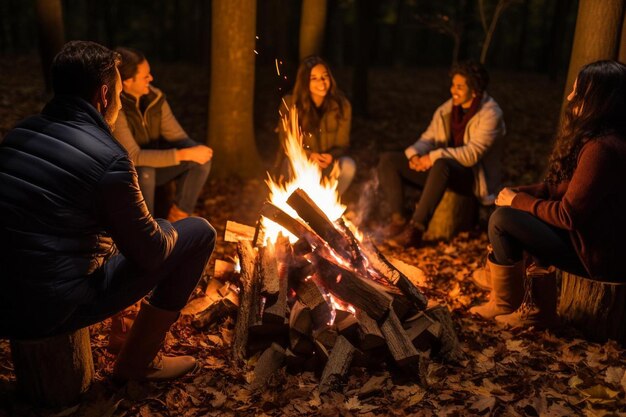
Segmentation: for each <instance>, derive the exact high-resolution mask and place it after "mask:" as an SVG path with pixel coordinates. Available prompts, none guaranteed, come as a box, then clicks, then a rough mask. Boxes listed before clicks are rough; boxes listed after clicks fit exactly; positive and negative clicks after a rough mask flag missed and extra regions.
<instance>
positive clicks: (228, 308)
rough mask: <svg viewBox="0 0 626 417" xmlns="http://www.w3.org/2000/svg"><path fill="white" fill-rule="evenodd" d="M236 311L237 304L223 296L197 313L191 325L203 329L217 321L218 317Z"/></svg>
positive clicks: (220, 317)
mask: <svg viewBox="0 0 626 417" xmlns="http://www.w3.org/2000/svg"><path fill="white" fill-rule="evenodd" d="M236 312H237V304H235V303H234V302H233V301H232V300H231V299H230V298H227V297H224V298H222V299H221V300H219V301H216V302H214V303H213V304H211V305H209V306H208V307H207V308H206V309H204V310H203V311H202V312H200V313H198V314H197V315H196V316H195V317H194V318H193V320H192V321H191V325H192V326H193V327H195V328H196V329H205V328H207V327H209V326H211V325H212V324H213V323H216V322H218V321H219V320H220V319H222V318H224V317H227V316H230V315H232V314H234V313H236Z"/></svg>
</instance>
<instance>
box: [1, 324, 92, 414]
mask: <svg viewBox="0 0 626 417" xmlns="http://www.w3.org/2000/svg"><path fill="white" fill-rule="evenodd" d="M11 356H12V358H13V366H14V367H15V376H16V379H17V390H18V392H19V393H20V395H21V396H22V397H24V398H25V399H26V400H27V401H28V402H31V403H34V404H37V405H43V406H48V407H57V406H64V405H71V404H75V403H76V402H78V400H79V397H80V395H81V394H83V393H85V392H86V391H87V389H88V388H89V386H90V385H91V381H92V380H93V377H94V367H93V358H92V356H91V345H90V341H89V328H88V327H85V328H83V329H80V330H77V331H75V332H73V333H69V334H63V335H59V336H53V337H48V338H46V339H39V340H24V341H19V340H12V341H11Z"/></svg>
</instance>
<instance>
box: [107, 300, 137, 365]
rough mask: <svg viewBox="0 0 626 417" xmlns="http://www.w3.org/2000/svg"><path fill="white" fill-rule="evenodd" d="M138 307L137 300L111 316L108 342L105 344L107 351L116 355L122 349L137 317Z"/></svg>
mask: <svg viewBox="0 0 626 417" xmlns="http://www.w3.org/2000/svg"><path fill="white" fill-rule="evenodd" d="M139 307H140V303H139V302H137V303H135V304H133V305H131V306H130V307H127V308H126V309H124V310H122V311H120V312H119V313H117V314H115V315H114V316H112V317H111V330H110V331H109V343H108V344H107V350H108V351H109V353H112V354H114V355H117V354H118V353H120V350H122V346H124V342H125V341H126V337H127V336H128V332H129V331H130V328H131V327H132V326H133V322H134V321H135V319H136V318H137V313H138V312H139Z"/></svg>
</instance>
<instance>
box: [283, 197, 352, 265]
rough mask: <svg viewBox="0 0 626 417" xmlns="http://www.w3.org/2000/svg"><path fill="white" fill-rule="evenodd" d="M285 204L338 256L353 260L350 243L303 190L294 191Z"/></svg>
mask: <svg viewBox="0 0 626 417" xmlns="http://www.w3.org/2000/svg"><path fill="white" fill-rule="evenodd" d="M287 204H289V205H290V206H291V207H292V208H293V209H294V210H295V211H296V212H297V213H298V215H299V216H300V217H301V218H302V219H303V220H304V221H305V222H307V223H308V225H309V226H310V227H311V229H313V230H314V231H315V232H316V233H317V234H318V235H319V236H320V237H321V238H322V239H323V240H324V241H325V242H326V243H327V244H328V245H329V246H330V247H331V248H333V249H334V250H335V251H336V252H337V253H338V254H339V255H340V256H342V257H343V258H344V259H347V260H351V261H354V259H355V254H354V253H352V252H351V251H350V244H349V242H348V241H347V239H346V238H345V236H343V235H342V234H341V233H340V232H339V231H338V230H337V228H336V227H335V225H334V224H333V222H331V221H330V219H329V218H328V217H327V216H326V214H324V212H323V211H322V209H320V208H319V207H318V206H317V204H315V202H314V201H313V200H312V199H311V197H309V195H308V194H307V193H306V192H304V190H301V189H298V190H296V191H294V192H293V193H292V194H291V195H290V196H289V198H288V199H287Z"/></svg>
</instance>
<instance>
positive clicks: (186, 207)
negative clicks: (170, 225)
mask: <svg viewBox="0 0 626 417" xmlns="http://www.w3.org/2000/svg"><path fill="white" fill-rule="evenodd" d="M159 143H160V145H159V149H168V148H169V149H171V148H175V149H183V148H190V147H192V146H197V145H198V144H197V143H196V142H194V141H192V140H191V139H185V140H181V141H178V142H166V141H161V142H159ZM136 169H137V175H138V176H139V188H140V189H141V193H142V194H143V198H144V200H145V202H146V205H147V206H148V210H150V213H152V214H154V191H155V189H156V187H157V186H159V185H163V184H165V183H167V182H168V181H171V180H176V200H175V203H176V205H177V206H178V207H179V208H180V209H181V210H182V211H184V212H186V213H188V214H192V213H193V211H194V209H195V208H196V202H197V201H198V197H199V196H200V192H201V191H202V187H203V186H204V183H205V182H206V180H207V178H208V176H209V172H211V161H208V162H206V163H205V164H202V165H200V164H198V163H196V162H192V161H181V163H180V164H179V165H173V166H169V167H162V168H155V167H145V166H138V167H136Z"/></svg>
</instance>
